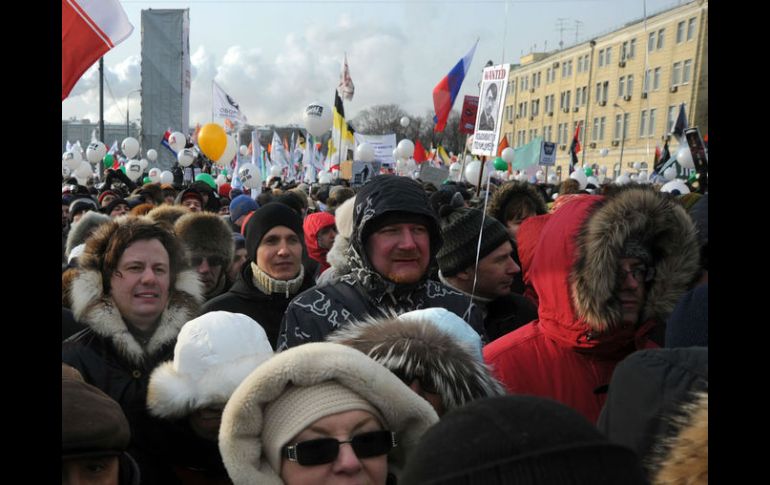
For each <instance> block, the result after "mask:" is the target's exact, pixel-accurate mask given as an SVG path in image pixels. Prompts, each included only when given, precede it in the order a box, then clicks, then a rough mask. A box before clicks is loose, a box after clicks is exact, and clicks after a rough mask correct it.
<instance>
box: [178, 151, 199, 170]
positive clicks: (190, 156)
mask: <svg viewBox="0 0 770 485" xmlns="http://www.w3.org/2000/svg"><path fill="white" fill-rule="evenodd" d="M176 160H177V161H178V162H179V165H181V166H183V167H189V166H190V165H192V163H193V160H195V152H194V151H193V150H192V148H183V149H182V150H181V151H180V152H179V153H177V154H176Z"/></svg>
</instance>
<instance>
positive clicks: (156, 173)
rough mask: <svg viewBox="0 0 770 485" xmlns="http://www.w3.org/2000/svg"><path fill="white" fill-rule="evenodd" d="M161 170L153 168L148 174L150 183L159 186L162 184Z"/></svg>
mask: <svg viewBox="0 0 770 485" xmlns="http://www.w3.org/2000/svg"><path fill="white" fill-rule="evenodd" d="M160 173H161V172H160V169H159V168H158V167H153V168H151V169H150V170H149V171H148V172H147V176H148V177H149V178H150V182H152V183H154V184H157V183H158V182H160Z"/></svg>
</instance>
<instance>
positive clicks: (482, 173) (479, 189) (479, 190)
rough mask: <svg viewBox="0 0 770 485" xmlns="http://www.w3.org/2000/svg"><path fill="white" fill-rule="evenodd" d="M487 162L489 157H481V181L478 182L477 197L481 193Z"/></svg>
mask: <svg viewBox="0 0 770 485" xmlns="http://www.w3.org/2000/svg"><path fill="white" fill-rule="evenodd" d="M486 164H487V157H481V170H479V183H478V184H476V197H477V198H478V196H479V193H481V179H482V178H483V176H484V166H485V165H486Z"/></svg>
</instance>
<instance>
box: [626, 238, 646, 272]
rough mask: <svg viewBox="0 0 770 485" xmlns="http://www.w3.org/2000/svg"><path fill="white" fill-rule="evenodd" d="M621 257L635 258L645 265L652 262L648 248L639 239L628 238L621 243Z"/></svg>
mask: <svg viewBox="0 0 770 485" xmlns="http://www.w3.org/2000/svg"><path fill="white" fill-rule="evenodd" d="M621 257H623V258H636V259H638V260H640V261H642V262H643V263H644V264H646V265H647V266H649V265H651V264H652V253H651V252H650V249H649V248H648V247H647V245H645V244H644V243H643V242H642V241H640V240H639V239H629V240H628V241H626V243H625V244H624V245H623V250H622V251H621Z"/></svg>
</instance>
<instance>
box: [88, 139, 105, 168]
mask: <svg viewBox="0 0 770 485" xmlns="http://www.w3.org/2000/svg"><path fill="white" fill-rule="evenodd" d="M105 155H107V147H106V146H105V145H104V143H102V142H100V141H95V142H91V144H90V145H88V148H86V158H87V159H88V161H89V162H91V163H92V164H94V165H96V164H97V163H99V162H100V161H101V159H102V158H104V156H105Z"/></svg>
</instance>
